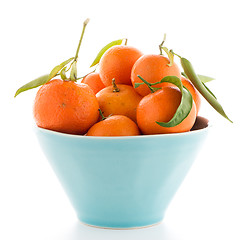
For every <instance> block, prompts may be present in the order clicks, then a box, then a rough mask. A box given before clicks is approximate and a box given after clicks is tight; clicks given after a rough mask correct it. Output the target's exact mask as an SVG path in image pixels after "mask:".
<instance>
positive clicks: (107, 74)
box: [99, 45, 142, 86]
mask: <svg viewBox="0 0 240 240" xmlns="http://www.w3.org/2000/svg"><path fill="white" fill-rule="evenodd" d="M141 56H142V52H140V51H139V50H138V49H136V48H134V47H131V46H125V45H118V46H113V47H111V48H109V49H108V50H107V51H106V52H105V53H104V54H103V56H102V58H101V59H100V62H99V75H100V78H101V79H102V82H103V84H104V85H105V86H110V85H111V84H112V79H113V78H114V79H115V82H116V84H119V83H120V84H127V85H131V70H132V67H133V64H134V63H135V62H136V61H137V59H138V58H139V57H141Z"/></svg>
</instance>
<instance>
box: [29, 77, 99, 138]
mask: <svg viewBox="0 0 240 240" xmlns="http://www.w3.org/2000/svg"><path fill="white" fill-rule="evenodd" d="M98 108H99V106H98V101H97V98H96V96H95V94H94V93H93V91H92V89H90V87H89V86H88V85H86V84H83V83H80V84H76V83H75V82H72V81H62V80H60V79H55V80H52V81H50V82H48V83H46V84H44V85H43V86H42V87H41V88H40V89H39V90H38V92H37V95H36V98H35V101H34V108H33V113H34V118H35V121H36V124H37V126H39V127H41V128H46V129H50V130H54V131H58V132H63V133H71V134H85V133H86V132H87V130H88V129H89V128H90V127H91V126H92V125H93V124H94V123H96V122H97V120H98V117H99V112H98Z"/></svg>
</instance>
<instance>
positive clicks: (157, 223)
mask: <svg viewBox="0 0 240 240" xmlns="http://www.w3.org/2000/svg"><path fill="white" fill-rule="evenodd" d="M79 222H80V223H81V224H83V225H85V226H88V227H93V228H100V229H108V230H134V229H143V228H149V227H154V226H157V225H159V224H161V223H162V221H159V222H156V223H153V224H149V225H144V226H136V227H105V226H97V225H93V224H89V223H85V222H83V221H81V220H79Z"/></svg>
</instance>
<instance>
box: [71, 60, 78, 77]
mask: <svg viewBox="0 0 240 240" xmlns="http://www.w3.org/2000/svg"><path fill="white" fill-rule="evenodd" d="M70 79H71V81H76V80H77V61H74V62H73V64H72V69H71V72H70Z"/></svg>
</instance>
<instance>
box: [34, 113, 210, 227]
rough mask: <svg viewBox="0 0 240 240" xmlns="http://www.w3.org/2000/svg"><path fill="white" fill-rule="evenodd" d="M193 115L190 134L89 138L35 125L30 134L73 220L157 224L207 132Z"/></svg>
mask: <svg viewBox="0 0 240 240" xmlns="http://www.w3.org/2000/svg"><path fill="white" fill-rule="evenodd" d="M208 129H209V125H208V120H207V119H205V118H203V117H198V118H197V120H196V123H195V125H194V127H193V129H192V130H191V131H190V132H185V133H176V134H175V133H174V134H163V135H142V136H129V137H90V136H78V135H71V134H64V133H59V132H55V131H51V130H46V129H42V128H39V127H36V128H35V130H36V135H37V138H38V140H39V143H40V145H41V147H42V150H43V152H44V154H45V155H46V157H47V159H48V161H49V163H50V164H51V166H52V168H53V170H54V172H55V173H56V175H57V177H58V179H59V180H60V182H61V184H62V186H63V188H64V190H65V192H66V194H67V195H68V197H69V199H70V201H71V203H72V205H73V207H74V209H75V211H76V213H77V216H78V218H79V220H80V221H81V222H83V223H85V224H88V225H92V226H97V227H103V228H123V229H124V228H137V227H144V226H151V225H153V224H156V223H158V222H161V221H162V220H163V218H164V214H165V211H166V209H167V207H168V205H169V203H170V201H171V200H172V198H173V196H174V194H175V193H176V191H177V189H178V188H179V186H180V184H181V183H182V181H183V179H184V178H185V176H186V174H187V173H188V171H189V169H190V167H191V165H192V163H193V162H194V159H195V158H196V155H197V153H198V151H199V149H200V147H201V145H202V143H203V142H204V139H205V138H206V136H207V133H208Z"/></svg>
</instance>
